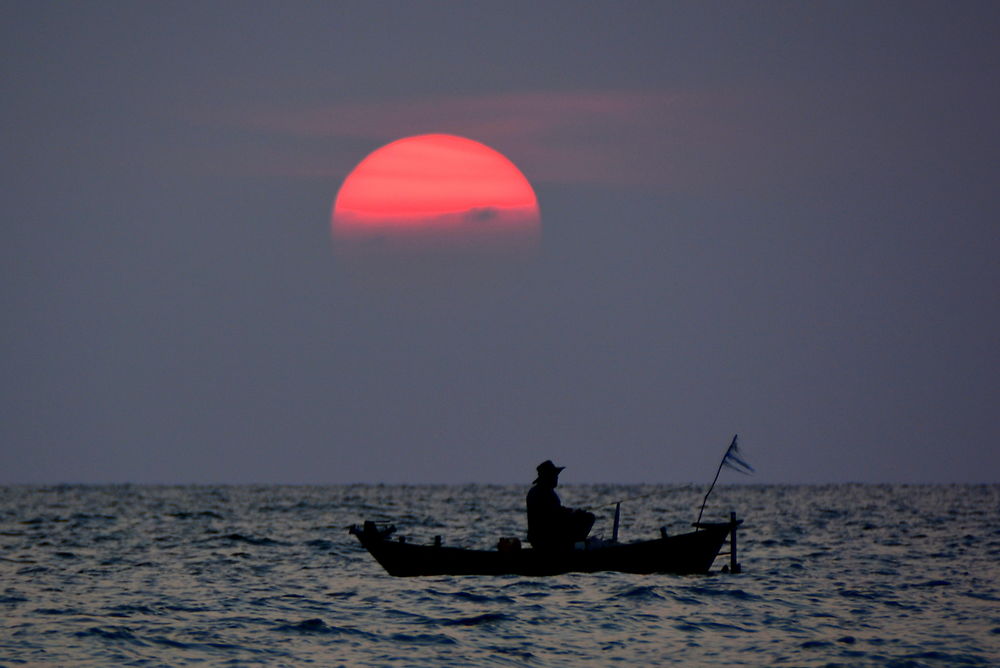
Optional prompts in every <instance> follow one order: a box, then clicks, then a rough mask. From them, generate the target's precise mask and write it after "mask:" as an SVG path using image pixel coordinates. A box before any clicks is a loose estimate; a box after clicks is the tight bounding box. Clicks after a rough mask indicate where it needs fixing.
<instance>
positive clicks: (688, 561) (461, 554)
mask: <svg viewBox="0 0 1000 668" xmlns="http://www.w3.org/2000/svg"><path fill="white" fill-rule="evenodd" d="M742 523H743V520H737V519H736V515H735V513H731V514H730V516H729V521H728V522H696V523H694V525H693V526H694V527H695V531H692V532H689V533H684V534H678V535H676V536H668V535H667V534H666V531H665V530H664V529H661V530H660V537H659V538H656V539H654V540H644V541H638V542H634V543H619V542H617V540H612V541H593V540H591V541H587V542H583V543H577V544H576V546H575V547H573V548H572V549H565V550H555V551H549V550H545V551H539V550H535V549H532V548H521V547H520V541H519V540H517V539H502V540H501V541H500V543H499V544H498V546H497V549H494V550H470V549H464V548H460V547H445V546H444V545H442V544H441V537H440V536H436V537H435V539H434V543H433V544H431V545H417V544H414V543H408V542H406V540H405V539H403V538H402V537H400V538H398V539H397V540H391V539H390V537H391V535H392V534H393V533H394V532H395V527H393V526H385V525H382V526H380V525H378V524H376V523H375V522H370V521H369V522H365V523H364V524H363V525H362V526H360V527H359V526H357V525H355V526H352V527H350V532H351V534H353V535H354V536H357V538H358V540H359V541H360V542H361V544H362V545H363V546H364V547H365V549H366V550H368V552H370V553H371V555H372V556H373V557H375V560H376V561H378V563H380V564H381V565H382V567H383V568H385V570H386V571H388V573H389V574H390V575H395V576H418V575H526V576H537V575H560V574H563V573H594V572H597V571H618V572H621V573H677V574H688V573H708V572H709V571H710V570H711V568H712V564H713V563H714V562H715V558H716V557H717V556H719V554H720V551H721V550H722V547H723V545H724V544H725V542H726V539H727V538H728V539H729V546H730V549H729V552H728V553H724V554H728V555H729V562H730V563H729V565H728V567H724V568H723V570H724V571H726V572H733V573H738V572H739V571H740V566H739V563H738V561H737V559H736V528H737V527H738V526H739V525H740V524H742ZM616 534H617V532H616Z"/></svg>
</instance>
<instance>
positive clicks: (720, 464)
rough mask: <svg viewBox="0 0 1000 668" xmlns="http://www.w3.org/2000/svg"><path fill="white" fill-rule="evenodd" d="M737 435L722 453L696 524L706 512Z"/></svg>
mask: <svg viewBox="0 0 1000 668" xmlns="http://www.w3.org/2000/svg"><path fill="white" fill-rule="evenodd" d="M736 436H738V434H736V435H734V436H733V442H732V443H730V444H729V447H728V448H726V454H724V455H722V461H721V462H719V468H718V469H716V471H715V478H714V479H713V480H712V485H711V486H710V487H709V488H708V493H706V494H705V499H704V500H703V501H702V502H701V510H699V511H698V521H697V522H695V524H700V523H701V515H702V513H704V512H705V504H706V503H708V495H709V494H711V493H712V490H713V489H715V483H717V482H718V481H719V474H720V473H722V467H723V465H724V464H725V463H726V457H728V456H729V453H730V452H732V449H733V446H734V445H736Z"/></svg>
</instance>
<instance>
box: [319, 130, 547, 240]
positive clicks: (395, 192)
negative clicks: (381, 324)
mask: <svg viewBox="0 0 1000 668" xmlns="http://www.w3.org/2000/svg"><path fill="white" fill-rule="evenodd" d="M332 230H333V239H334V243H335V245H336V246H337V248H338V249H339V250H344V251H346V252H350V251H361V252H364V251H373V252H379V251H389V252H393V251H403V252H405V251H413V250H417V251H419V250H440V249H465V248H475V249H484V250H492V249H497V250H503V249H528V248H532V247H534V246H535V245H536V244H537V242H538V238H539V236H540V216H539V211H538V200H537V198H536V197H535V192H534V190H533V189H532V187H531V184H530V183H528V180H527V179H526V178H525V176H524V174H522V173H521V171H520V170H519V169H518V168H517V167H516V166H515V165H514V163H512V162H511V161H510V160H508V159H507V158H506V157H504V156H503V155H502V154H500V153H499V152H497V151H495V150H493V149H492V148H490V147H488V146H486V145H484V144H481V143H479V142H476V141H472V140H471V139H465V138H463V137H457V136H455V135H446V134H428V135H417V136H414V137H406V138H404V139H400V140H398V141H395V142H392V143H391V144H388V145H386V146H383V147H382V148H380V149H378V150H376V151H374V152H373V153H371V154H370V155H368V157H366V158H365V159H364V160H362V161H361V163H360V164H358V166H357V167H355V168H354V170H353V171H352V172H351V173H350V174H349V175H348V176H347V178H346V179H345V180H344V183H343V185H342V186H341V188H340V191H339V192H338V194H337V198H336V201H335V202H334V206H333V215H332Z"/></svg>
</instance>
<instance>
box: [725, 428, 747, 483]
mask: <svg viewBox="0 0 1000 668" xmlns="http://www.w3.org/2000/svg"><path fill="white" fill-rule="evenodd" d="M722 465H723V466H725V467H726V468H729V469H732V470H734V471H736V472H738V473H743V474H747V475H749V474H751V473H753V467H752V466H750V465H749V464H747V462H746V460H745V459H743V457H742V455H740V446H739V444H738V443H737V437H736V436H733V442H732V443H730V444H729V449H728V450H726V455H725V456H724V457H723V458H722Z"/></svg>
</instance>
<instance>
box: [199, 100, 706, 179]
mask: <svg viewBox="0 0 1000 668" xmlns="http://www.w3.org/2000/svg"><path fill="white" fill-rule="evenodd" d="M698 104H699V102H698V101H697V100H695V99H694V98H693V97H692V96H690V95H688V96H684V95H677V94H666V93H660V92H630V91H580V92H527V93H507V94H500V95H468V96H446V97H425V98H406V99H395V100H378V101H367V102H342V103H332V104H321V105H315V106H306V105H302V106H287V107H268V108H264V107H261V108H246V107H242V108H239V109H235V108H234V109H226V108H213V109H200V110H188V112H187V113H186V116H187V118H188V119H189V120H191V121H193V122H195V123H198V124H202V125H215V126H223V127H228V128H238V129H241V130H243V131H251V132H253V133H255V134H257V135H258V136H259V137H260V138H261V139H260V141H259V144H258V146H259V147H261V148H262V149H263V150H262V152H266V153H267V154H268V156H267V158H266V159H265V158H264V157H263V156H261V158H260V159H253V158H251V159H250V160H247V159H246V158H245V157H244V158H243V159H241V160H239V162H240V163H241V164H243V165H247V164H250V165H253V164H261V163H263V162H267V163H268V166H269V168H270V169H274V170H277V171H280V172H283V173H286V174H288V173H291V174H297V175H311V176H328V177H343V176H344V174H346V171H348V170H349V169H350V168H352V167H353V165H354V164H356V162H357V160H358V159H359V157H363V156H358V155H356V154H354V153H353V152H348V151H345V150H344V149H343V147H345V146H350V147H352V148H353V147H355V146H358V145H361V144H364V145H367V146H370V149H369V150H373V149H374V148H377V147H378V146H381V145H383V144H385V143H388V142H390V141H393V140H395V139H398V138H400V137H405V136H409V135H414V134H422V133H429V132H446V133H451V134H457V135H461V136H465V137H469V138H472V139H475V140H477V141H481V142H483V143H486V144H488V145H490V146H492V147H494V148H496V149H497V150H499V151H501V152H502V153H504V154H505V155H507V156H508V157H509V158H511V160H513V161H514V163H515V164H517V165H518V167H520V168H521V169H522V171H524V172H525V174H526V175H527V176H528V178H529V180H531V181H532V182H534V183H538V182H549V183H574V184H581V183H582V184H598V183H599V184H617V185H652V184H662V183H663V182H665V181H666V180H669V174H668V173H667V172H668V171H669V169H667V168H668V165H667V161H666V160H664V158H665V156H666V155H667V154H669V153H671V146H672V144H676V142H677V141H678V140H679V139H681V138H682V133H681V129H680V125H679V124H680V123H681V121H682V120H683V119H684V117H686V116H689V115H690V110H691V109H693V108H695V107H697V106H698ZM265 138H266V140H265ZM310 143H311V144H312V146H309V144H310ZM316 147H322V148H321V149H317V148H316ZM338 147H340V148H339V149H338ZM321 150H325V151H327V153H326V154H325V155H323V154H321ZM335 154H336V155H335ZM345 157H346V158H348V163H347V164H345V163H344V161H343V160H341V159H338V158H345ZM324 161H325V162H324ZM665 170H666V171H665Z"/></svg>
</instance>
